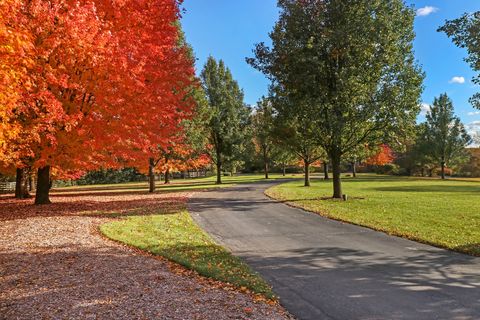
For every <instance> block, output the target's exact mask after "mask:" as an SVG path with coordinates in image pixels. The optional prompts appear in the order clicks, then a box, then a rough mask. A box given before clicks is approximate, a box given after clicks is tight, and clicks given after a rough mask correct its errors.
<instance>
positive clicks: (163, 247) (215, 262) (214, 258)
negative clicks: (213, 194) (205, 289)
mask: <svg viewBox="0 0 480 320" xmlns="http://www.w3.org/2000/svg"><path fill="white" fill-rule="evenodd" d="M100 229H101V232H102V233H103V234H105V235H106V236H107V237H109V238H111V239H114V240H116V241H120V242H123V243H125V244H127V245H130V246H134V247H137V248H139V249H141V250H145V251H148V252H150V253H153V254H155V255H159V256H163V257H165V258H167V259H169V260H171V261H174V262H176V263H179V264H181V265H183V266H185V267H187V268H189V269H192V270H195V271H197V272H198V273H199V274H201V275H203V276H206V277H210V278H213V279H216V280H219V281H223V282H227V283H230V284H233V285H234V286H236V287H238V288H246V289H249V290H251V291H252V292H254V293H258V294H261V295H264V296H265V297H267V298H269V299H272V298H274V294H273V292H272V290H271V288H270V286H269V285H268V284H267V283H266V282H265V281H264V280H263V279H262V278H261V277H260V276H259V275H258V274H257V273H255V272H254V271H252V269H250V267H248V266H247V265H246V264H245V263H243V262H242V261H241V260H240V259H239V258H237V257H235V256H233V255H232V254H231V253H230V252H229V251H227V250H226V249H224V248H223V247H221V246H219V245H217V244H216V243H215V242H214V241H213V240H212V239H211V238H210V237H209V236H208V235H207V234H206V233H205V232H203V230H202V229H200V227H198V226H197V224H196V223H195V222H194V221H193V220H192V218H191V217H190V215H189V214H188V212H186V211H182V212H179V213H175V214H166V215H151V216H135V217H128V218H126V219H123V220H119V221H115V222H110V223H107V224H104V225H102V226H101V227H100Z"/></svg>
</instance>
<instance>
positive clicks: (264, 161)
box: [263, 151, 268, 179]
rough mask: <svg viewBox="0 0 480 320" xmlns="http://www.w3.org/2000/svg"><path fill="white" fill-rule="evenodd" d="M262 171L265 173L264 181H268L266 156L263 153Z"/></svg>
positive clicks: (265, 153) (264, 152)
mask: <svg viewBox="0 0 480 320" xmlns="http://www.w3.org/2000/svg"><path fill="white" fill-rule="evenodd" d="M263 170H264V172H265V179H268V155H267V152H266V151H263Z"/></svg>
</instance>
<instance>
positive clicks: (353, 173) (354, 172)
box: [352, 161, 357, 178]
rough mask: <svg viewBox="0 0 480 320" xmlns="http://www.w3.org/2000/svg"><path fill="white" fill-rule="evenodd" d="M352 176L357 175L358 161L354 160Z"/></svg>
mask: <svg viewBox="0 0 480 320" xmlns="http://www.w3.org/2000/svg"><path fill="white" fill-rule="evenodd" d="M352 176H353V177H354V178H356V177H357V162H356V161H353V162H352Z"/></svg>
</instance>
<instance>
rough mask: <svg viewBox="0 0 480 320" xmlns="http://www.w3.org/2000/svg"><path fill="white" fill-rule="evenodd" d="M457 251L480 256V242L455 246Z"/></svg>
mask: <svg viewBox="0 0 480 320" xmlns="http://www.w3.org/2000/svg"><path fill="white" fill-rule="evenodd" d="M454 250H455V251H459V252H464V253H467V254H474V255H476V256H479V257H480V243H469V244H464V245H461V246H457V247H455V248H454Z"/></svg>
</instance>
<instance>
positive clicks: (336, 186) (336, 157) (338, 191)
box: [331, 154, 342, 199]
mask: <svg viewBox="0 0 480 320" xmlns="http://www.w3.org/2000/svg"><path fill="white" fill-rule="evenodd" d="M331 158H332V171H333V198H334V199H342V178H341V170H340V161H341V156H340V154H333V155H332V157H331Z"/></svg>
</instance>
